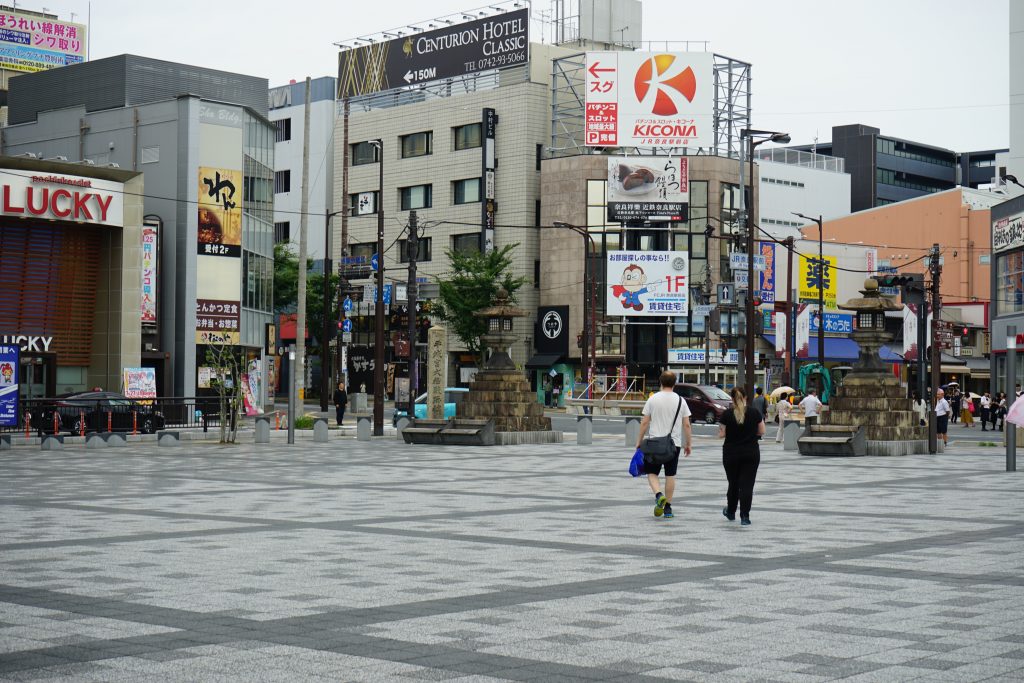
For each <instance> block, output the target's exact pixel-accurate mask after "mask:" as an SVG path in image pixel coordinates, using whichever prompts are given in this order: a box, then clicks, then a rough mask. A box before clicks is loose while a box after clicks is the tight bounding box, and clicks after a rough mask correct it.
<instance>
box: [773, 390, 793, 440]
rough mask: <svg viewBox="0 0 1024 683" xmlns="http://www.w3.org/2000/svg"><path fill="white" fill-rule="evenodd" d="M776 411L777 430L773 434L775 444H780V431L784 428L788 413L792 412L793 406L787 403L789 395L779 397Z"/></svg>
mask: <svg viewBox="0 0 1024 683" xmlns="http://www.w3.org/2000/svg"><path fill="white" fill-rule="evenodd" d="M776 410H777V411H778V412H777V413H776V415H777V416H778V418H779V429H778V431H777V432H775V443H782V430H784V429H785V428H786V420H788V419H789V413H790V412H791V411H792V410H793V404H791V403H790V402H789V394H782V395H781V396H779V403H778V406H777V408H776Z"/></svg>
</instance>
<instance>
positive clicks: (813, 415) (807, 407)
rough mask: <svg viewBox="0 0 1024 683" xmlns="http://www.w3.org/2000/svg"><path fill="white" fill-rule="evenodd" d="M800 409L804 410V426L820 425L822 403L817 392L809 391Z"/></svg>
mask: <svg viewBox="0 0 1024 683" xmlns="http://www.w3.org/2000/svg"><path fill="white" fill-rule="evenodd" d="M800 407H801V408H803V410H804V425H805V426H806V425H813V424H818V415H819V414H820V413H821V401H819V400H818V396H817V391H816V390H815V389H808V390H807V395H806V396H804V400H802V401H800Z"/></svg>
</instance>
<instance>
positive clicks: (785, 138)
mask: <svg viewBox="0 0 1024 683" xmlns="http://www.w3.org/2000/svg"><path fill="white" fill-rule="evenodd" d="M743 138H746V139H747V146H748V148H749V151H750V155H749V156H750V187H751V193H750V199H751V203H753V199H754V193H753V187H754V151H755V150H756V149H757V146H758V145H760V144H762V143H764V142H778V143H781V144H786V143H787V142H789V140H790V137H789V134H788V133H779V132H777V131H773V130H757V129H755V128H743V129H742V130H740V150H742V149H743ZM755 138H760V139H755ZM741 154H742V151H741ZM740 210H741V211H743V212H744V215H745V218H746V221H745V223H746V228H747V300H746V306H745V311H744V315H745V316H746V319H747V321H746V322H747V325H746V327H747V329H746V342H747V343H746V348H745V349H744V350H743V364H744V366H745V368H746V372H745V374H744V380H745V381H744V390H745V391H746V393H747V399H748V400H752V397H753V396H754V345H755V341H756V340H755V337H754V289H755V285H756V284H757V281H756V280H754V209H753V207H747V206H746V194H745V192H744V188H743V159H742V157H741V158H740Z"/></svg>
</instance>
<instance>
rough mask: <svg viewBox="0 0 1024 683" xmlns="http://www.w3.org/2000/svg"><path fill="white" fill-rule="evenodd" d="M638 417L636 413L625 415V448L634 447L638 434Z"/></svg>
mask: <svg viewBox="0 0 1024 683" xmlns="http://www.w3.org/2000/svg"><path fill="white" fill-rule="evenodd" d="M640 419H641V418H640V417H639V416H637V415H627V416H626V448H633V449H635V448H636V440H637V437H638V436H640Z"/></svg>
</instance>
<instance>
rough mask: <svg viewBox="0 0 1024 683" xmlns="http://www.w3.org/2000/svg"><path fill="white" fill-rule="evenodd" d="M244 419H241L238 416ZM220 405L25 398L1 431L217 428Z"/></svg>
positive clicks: (191, 400) (201, 399)
mask: <svg viewBox="0 0 1024 683" xmlns="http://www.w3.org/2000/svg"><path fill="white" fill-rule="evenodd" d="M234 417H235V419H237V420H241V419H243V418H244V415H243V414H239V415H237V416H234ZM220 422H221V415H220V401H219V399H218V398H217V397H216V396H189V397H174V396H169V397H158V398H152V399H137V400H132V399H77V398H59V397H58V398H39V399H22V400H21V401H20V410H19V415H18V424H17V425H13V426H0V432H24V433H25V434H26V435H33V434H35V435H42V434H71V435H74V436H80V435H82V436H84V435H85V434H88V433H91V432H111V431H113V432H127V433H138V434H142V433H152V432H156V431H159V430H161V429H203V430H208V429H209V428H210V427H219V426H220Z"/></svg>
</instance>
